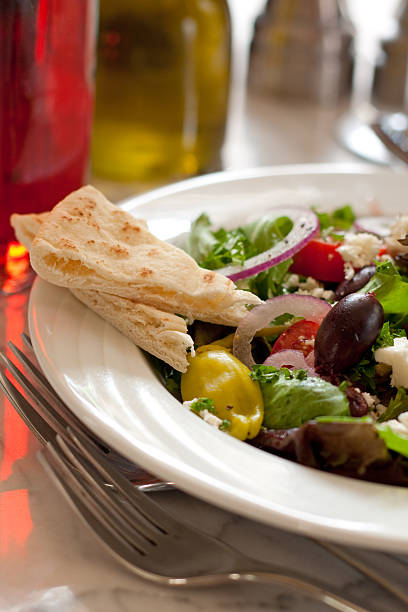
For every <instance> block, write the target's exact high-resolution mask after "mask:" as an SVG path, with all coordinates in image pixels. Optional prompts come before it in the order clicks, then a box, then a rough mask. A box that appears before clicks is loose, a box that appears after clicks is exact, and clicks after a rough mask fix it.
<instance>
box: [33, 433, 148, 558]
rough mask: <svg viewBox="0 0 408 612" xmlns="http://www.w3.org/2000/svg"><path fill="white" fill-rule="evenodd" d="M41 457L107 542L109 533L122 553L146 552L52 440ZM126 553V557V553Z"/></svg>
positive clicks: (76, 505)
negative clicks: (131, 539) (110, 515)
mask: <svg viewBox="0 0 408 612" xmlns="http://www.w3.org/2000/svg"><path fill="white" fill-rule="evenodd" d="M38 459H39V461H40V463H41V464H42V466H43V467H44V468H45V470H46V471H47V473H48V474H49V475H50V476H51V478H52V480H53V481H54V482H55V484H56V485H57V486H58V488H59V489H60V491H61V492H62V493H63V494H64V496H65V497H66V499H67V500H68V501H69V503H70V505H71V506H72V508H73V509H74V510H75V511H77V512H78V514H79V515H80V516H82V515H84V516H82V518H85V517H86V523H87V524H88V526H90V527H91V528H92V529H93V531H94V532H96V534H97V535H98V536H99V538H100V539H101V541H102V542H104V543H105V540H107V537H108V536H110V542H113V543H114V544H115V546H114V548H115V549H116V547H117V546H118V545H119V547H120V548H121V549H122V554H124V553H125V551H126V553H127V554H129V553H133V554H134V553H137V554H138V555H145V554H146V552H145V549H144V548H143V547H142V546H140V545H139V546H138V545H137V544H136V543H135V542H133V543H130V542H129V541H128V540H127V539H126V538H125V537H124V536H123V534H122V533H120V531H118V529H117V526H116V524H115V521H114V520H111V519H110V518H108V514H107V512H106V509H104V508H103V507H101V505H100V504H99V503H98V502H97V501H96V500H95V498H94V497H93V495H92V494H91V492H90V490H89V488H87V487H85V486H84V485H83V483H82V482H81V480H80V479H79V476H78V475H77V474H76V473H75V472H74V471H73V470H72V469H70V468H69V466H68V465H67V464H66V462H65V461H66V460H65V459H64V458H63V455H62V452H61V451H60V450H59V449H58V447H55V446H53V445H52V444H51V443H49V444H47V446H46V448H44V449H43V450H42V451H41V452H39V453H38ZM73 498H74V499H73ZM108 543H109V542H107V544H108ZM145 544H146V542H145ZM124 556H125V557H126V555H124Z"/></svg>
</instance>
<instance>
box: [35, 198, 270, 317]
mask: <svg viewBox="0 0 408 612" xmlns="http://www.w3.org/2000/svg"><path fill="white" fill-rule="evenodd" d="M30 255H31V263H32V266H33V268H34V270H35V271H36V272H37V273H38V274H39V275H40V276H41V277H42V278H44V279H45V280H47V281H49V282H50V283H53V284H55V285H59V286H62V287H68V288H70V289H75V290H78V289H79V290H83V289H86V290H87V291H88V290H93V291H99V292H104V293H108V294H112V295H116V296H119V297H122V298H128V299H131V300H134V301H136V302H139V303H143V304H147V305H149V306H153V307H155V308H158V309H160V310H163V311H165V312H170V313H177V314H181V315H183V316H186V317H188V318H189V319H190V320H193V319H200V320H202V321H208V322H211V323H221V324H225V325H237V324H238V323H239V321H240V319H241V318H242V317H243V316H244V315H245V314H246V313H247V309H246V304H259V303H260V300H259V298H258V297H257V296H255V295H253V294H252V293H249V292H247V291H239V290H237V289H236V288H235V285H234V283H233V282H232V281H231V280H229V279H228V278H226V277H225V276H223V275H221V274H219V273H217V272H214V271H210V270H205V269H203V268H200V267H199V266H198V265H197V263H196V262H195V261H194V260H193V258H192V257H190V255H188V254H187V253H185V252H184V251H182V250H181V249H179V248H177V247H175V246H174V245H172V244H169V243H166V242H163V241H161V240H159V239H158V238H156V237H155V236H154V235H153V234H151V233H150V232H149V230H148V229H147V225H146V222H145V221H144V220H140V219H135V218H134V217H132V215H130V214H129V213H127V212H125V211H123V210H120V209H119V208H117V207H116V206H114V205H113V204H111V203H110V202H109V201H108V200H107V199H106V198H105V197H104V196H103V195H102V194H101V193H100V192H99V191H98V190H97V189H95V188H94V187H91V186H87V187H83V188H82V189H79V190H78V191H75V192H73V193H71V194H70V195H69V196H68V197H66V198H65V199H64V200H62V202H60V203H59V204H57V206H55V208H54V209H53V210H52V211H51V212H50V213H49V215H48V216H47V217H46V218H45V220H44V221H43V223H42V224H41V226H40V229H39V231H38V233H37V234H36V236H35V238H34V240H33V242H32V247H31V253H30Z"/></svg>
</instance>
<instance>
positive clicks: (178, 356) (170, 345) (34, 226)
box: [11, 213, 194, 372]
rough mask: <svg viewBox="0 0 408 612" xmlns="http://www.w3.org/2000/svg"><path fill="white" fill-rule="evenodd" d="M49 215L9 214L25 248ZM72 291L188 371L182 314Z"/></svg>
mask: <svg viewBox="0 0 408 612" xmlns="http://www.w3.org/2000/svg"><path fill="white" fill-rule="evenodd" d="M48 214H49V213H42V214H31V215H18V214H14V215H12V218H11V224H12V226H13V228H14V232H15V235H16V238H17V240H19V241H20V242H21V243H22V244H24V246H25V247H26V248H27V249H28V250H30V249H31V244H32V241H33V239H34V237H35V235H36V234H37V232H38V230H39V228H40V226H41V223H42V222H43V221H44V220H45V219H46V217H47V215H48ZM72 293H73V294H74V295H75V297H76V298H78V299H79V300H80V301H81V302H83V303H84V304H86V306H88V307H89V308H91V310H93V311H94V312H96V313H97V314H98V315H100V316H101V317H102V318H103V319H105V320H106V321H108V322H109V323H111V325H113V327H115V328H116V329H118V330H119V331H120V332H122V333H123V334H124V335H125V336H126V337H127V338H129V339H130V340H131V341H132V342H134V343H135V344H136V345H137V346H139V347H140V348H142V349H144V350H145V351H147V352H149V353H150V354H152V355H155V356H156V357H158V358H159V359H162V360H163V361H165V362H166V363H168V364H169V365H171V366H172V367H173V368H175V369H176V370H178V371H180V372H185V371H186V370H187V368H188V354H189V352H191V353H192V354H194V343H193V339H192V338H191V336H190V335H189V334H188V333H187V325H186V322H185V320H184V319H183V318H182V317H179V316H176V315H174V314H169V313H167V312H163V311H161V310H158V309H157V308H154V307H152V306H146V305H145V304H139V303H137V302H134V301H133V300H129V299H126V298H121V297H118V296H115V295H110V294H106V293H104V292H97V291H87V290H79V289H78V290H73V291H72Z"/></svg>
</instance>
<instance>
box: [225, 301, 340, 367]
mask: <svg viewBox="0 0 408 612" xmlns="http://www.w3.org/2000/svg"><path fill="white" fill-rule="evenodd" d="M330 309H331V306H330V304H329V303H328V302H325V301H324V300H320V299H319V298H315V297H312V296H311V295H299V294H296V293H292V294H290V295H279V296H278V297H274V298H271V299H270V300H267V301H266V302H264V303H263V304H260V305H259V306H255V307H254V308H252V310H250V311H249V312H248V314H247V315H246V316H245V317H244V318H243V319H241V321H240V323H239V325H238V327H237V329H236V332H235V335H234V341H233V347H232V352H233V353H234V355H235V357H237V358H238V359H239V360H240V361H242V363H244V364H245V365H246V366H248V367H249V368H251V367H252V366H254V365H255V361H254V359H253V357H252V353H251V341H252V339H253V337H254V336H255V334H256V332H257V331H258V330H260V329H263V328H264V327H268V325H269V324H270V323H271V321H273V320H274V319H276V317H277V316H279V315H281V314H285V313H286V312H287V313H289V314H292V315H293V316H295V317H303V318H304V319H307V320H308V321H315V322H316V323H319V324H320V323H321V322H322V321H323V319H324V317H325V316H326V315H327V313H328V312H329V311H330Z"/></svg>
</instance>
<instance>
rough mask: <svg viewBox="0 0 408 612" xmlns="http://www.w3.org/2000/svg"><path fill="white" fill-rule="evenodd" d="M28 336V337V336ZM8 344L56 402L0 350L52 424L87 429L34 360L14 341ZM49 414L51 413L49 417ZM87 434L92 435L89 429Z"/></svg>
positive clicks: (22, 384) (15, 375)
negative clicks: (34, 384) (35, 385)
mask: <svg viewBox="0 0 408 612" xmlns="http://www.w3.org/2000/svg"><path fill="white" fill-rule="evenodd" d="M26 337H27V339H28V336H26ZM8 344H9V347H10V349H11V350H12V352H13V353H14V355H15V356H16V357H17V359H18V360H19V361H20V363H22V364H23V365H24V367H25V368H26V369H27V370H28V372H30V374H31V376H32V377H33V379H34V380H35V381H36V382H37V383H38V384H39V385H40V387H41V389H42V391H45V392H46V393H47V394H48V395H49V396H51V398H52V401H53V404H54V405H53V406H52V405H51V404H50V403H49V402H48V401H47V399H46V397H44V395H42V394H41V392H40V390H39V389H37V388H35V387H34V386H33V385H32V384H31V382H30V381H29V379H28V378H27V376H25V374H24V373H23V372H22V371H21V370H20V369H19V368H18V367H17V366H16V364H15V363H13V362H12V361H11V360H10V359H9V358H8V357H7V356H6V355H5V354H4V353H1V352H0V358H1V359H2V361H3V362H4V363H5V365H6V367H7V368H8V369H9V370H10V372H12V374H13V376H14V377H15V378H16V380H18V382H19V383H20V384H21V386H22V387H23V388H24V390H25V391H26V392H27V393H28V394H29V395H30V397H31V398H32V399H33V401H34V402H35V403H36V405H38V406H39V408H40V409H41V411H42V415H43V416H44V418H45V419H46V420H47V421H48V422H50V421H51V422H50V425H52V426H54V424H55V422H57V423H58V424H59V427H60V428H64V427H65V426H66V424H67V423H68V424H69V425H71V426H72V427H73V428H74V429H81V430H86V427H85V425H83V423H82V422H81V421H80V420H79V419H78V418H77V417H76V416H75V415H74V414H73V412H72V411H71V410H70V409H69V408H68V406H67V405H66V404H65V402H64V401H63V400H62V399H61V398H60V397H59V395H58V394H57V393H56V392H55V391H54V389H53V388H52V386H51V385H50V383H49V382H48V380H47V379H46V378H45V376H44V375H43V374H42V372H40V370H39V369H38V368H37V367H36V366H35V365H34V364H33V363H32V361H31V360H30V359H29V358H28V357H27V356H26V355H25V354H24V353H23V352H22V351H20V349H19V348H18V347H17V346H15V344H13V343H12V342H9V343H8ZM47 414H49V415H50V417H49V418H47ZM87 434H88V435H92V434H90V432H88V431H87Z"/></svg>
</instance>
